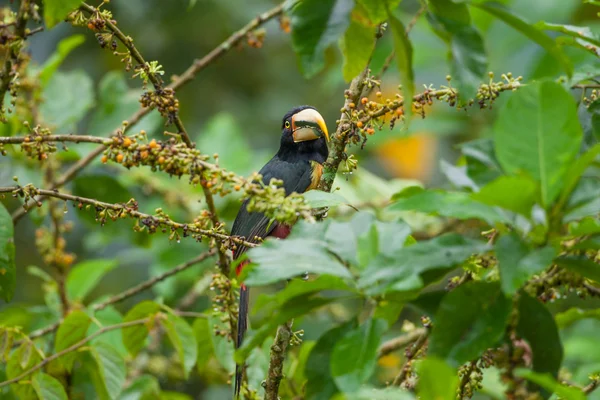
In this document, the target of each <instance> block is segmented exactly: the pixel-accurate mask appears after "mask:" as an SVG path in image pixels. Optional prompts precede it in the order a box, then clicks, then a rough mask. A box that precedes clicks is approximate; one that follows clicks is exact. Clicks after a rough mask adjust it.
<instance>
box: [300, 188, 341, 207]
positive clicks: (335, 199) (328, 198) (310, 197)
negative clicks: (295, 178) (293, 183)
mask: <svg viewBox="0 0 600 400" xmlns="http://www.w3.org/2000/svg"><path fill="white" fill-rule="evenodd" d="M303 196H304V200H306V202H307V203H308V205H309V206H311V207H312V208H321V207H335V206H339V205H342V204H348V200H346V199H345V198H343V197H342V196H340V195H339V194H337V193H329V192H323V191H321V190H310V191H308V192H306V193H304V194H303Z"/></svg>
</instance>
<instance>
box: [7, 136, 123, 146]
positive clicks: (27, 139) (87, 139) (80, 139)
mask: <svg viewBox="0 0 600 400" xmlns="http://www.w3.org/2000/svg"><path fill="white" fill-rule="evenodd" d="M37 142H72V143H100V144H103V145H105V146H107V145H109V144H111V143H112V139H108V138H102V137H98V136H89V135H26V136H8V137H6V136H3V137H0V144H19V143H31V144H34V143H37Z"/></svg>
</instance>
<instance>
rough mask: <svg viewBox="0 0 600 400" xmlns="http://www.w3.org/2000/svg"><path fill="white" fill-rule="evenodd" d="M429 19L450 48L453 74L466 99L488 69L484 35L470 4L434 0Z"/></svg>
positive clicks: (469, 97) (463, 98)
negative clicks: (473, 21)
mask: <svg viewBox="0 0 600 400" xmlns="http://www.w3.org/2000/svg"><path fill="white" fill-rule="evenodd" d="M428 4H429V15H428V16H429V20H430V22H431V23H432V24H433V25H434V27H435V28H436V30H437V31H438V33H439V35H440V36H441V37H442V38H443V39H445V41H446V42H447V44H448V47H449V50H450V62H451V71H452V77H453V78H454V79H456V80H457V85H456V86H457V87H458V93H459V98H460V99H461V101H462V102H463V103H466V102H467V101H468V100H469V99H472V98H474V97H475V94H476V93H477V89H478V88H479V85H480V84H481V82H482V80H483V78H484V75H485V74H486V72H487V56H486V54H485V47H484V43H483V39H482V37H481V35H480V34H479V32H478V31H477V29H476V28H475V27H474V26H473V25H471V15H470V14H469V9H468V7H467V6H466V4H456V3H454V2H452V1H451V0H430V1H429V3H428Z"/></svg>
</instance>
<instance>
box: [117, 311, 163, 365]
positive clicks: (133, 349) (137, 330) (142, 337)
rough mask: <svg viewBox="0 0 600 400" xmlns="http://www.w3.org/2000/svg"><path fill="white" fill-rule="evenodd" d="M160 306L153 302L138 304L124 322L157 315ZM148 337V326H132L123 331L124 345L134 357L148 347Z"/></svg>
mask: <svg viewBox="0 0 600 400" xmlns="http://www.w3.org/2000/svg"><path fill="white" fill-rule="evenodd" d="M159 311H160V306H159V305H158V304H156V303H155V302H153V301H143V302H141V303H138V304H137V305H136V306H135V307H133V308H132V309H131V310H129V312H128V313H127V314H126V315H125V318H124V320H123V322H130V321H136V320H139V319H144V318H148V317H150V316H152V315H156V314H157V313H158V312H159ZM147 337H148V326H147V324H143V325H135V326H130V327H128V328H124V329H123V344H124V345H125V347H126V348H127V350H128V351H129V353H130V354H131V355H132V356H136V355H137V354H138V353H139V352H140V350H141V349H142V348H143V347H144V346H145V345H146V338H147Z"/></svg>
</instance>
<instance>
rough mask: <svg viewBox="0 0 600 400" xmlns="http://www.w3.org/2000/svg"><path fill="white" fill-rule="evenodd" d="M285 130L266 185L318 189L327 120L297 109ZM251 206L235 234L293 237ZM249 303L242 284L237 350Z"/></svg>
mask: <svg viewBox="0 0 600 400" xmlns="http://www.w3.org/2000/svg"><path fill="white" fill-rule="evenodd" d="M281 128H282V133H281V141H280V145H279V151H277V154H275V156H274V157H273V158H272V159H271V160H270V161H269V162H268V163H267V164H266V165H265V166H264V167H263V168H262V169H261V170H260V172H259V173H260V174H261V175H262V180H263V183H264V184H265V185H268V184H269V183H270V181H271V179H272V178H275V179H278V180H281V181H283V188H284V189H285V193H286V195H289V194H291V193H293V192H296V193H304V192H307V191H309V190H312V189H315V188H316V187H317V184H318V183H319V180H320V179H321V175H322V174H323V163H324V162H325V160H326V159H327V155H328V153H329V151H328V148H327V141H329V134H328V132H327V126H326V125H325V121H324V120H323V117H322V116H321V114H319V112H318V111H317V110H316V109H315V108H314V107H310V106H301V107H296V108H294V109H292V110H291V111H290V112H288V113H287V114H285V116H284V117H283V122H282V126H281ZM247 206H248V200H246V201H244V203H243V204H242V206H241V208H240V211H239V212H238V214H237V216H236V218H235V221H234V223H233V227H232V229H231V234H232V235H237V236H243V237H244V238H245V239H246V240H247V241H248V242H253V243H256V242H257V241H258V238H261V239H262V238H265V237H267V236H274V237H277V238H281V239H283V238H285V237H287V236H288V235H289V233H290V229H291V227H290V226H288V225H285V224H282V223H278V222H273V223H271V220H270V219H269V218H268V217H266V216H265V215H264V214H262V213H259V212H249V211H248V209H247ZM246 250H247V248H246V247H245V246H242V245H238V247H237V248H236V249H235V251H234V253H233V258H234V260H235V259H237V258H238V257H240V256H241V255H242V254H243V253H244V252H245V251H246ZM247 263H248V261H247V260H245V261H243V262H241V263H240V264H239V265H238V266H237V268H236V274H237V275H239V274H240V272H241V271H242V268H243V267H244V265H246V264H247ZM248 301H249V292H248V288H247V287H246V286H245V285H244V284H242V285H241V286H240V307H239V314H238V324H237V339H236V347H237V348H239V347H240V346H241V344H242V340H243V339H244V333H245V332H246V329H247V327H248V325H247V319H248ZM243 369H244V367H243V366H240V365H236V370H235V398H238V396H239V393H240V389H241V384H242V374H243Z"/></svg>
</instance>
